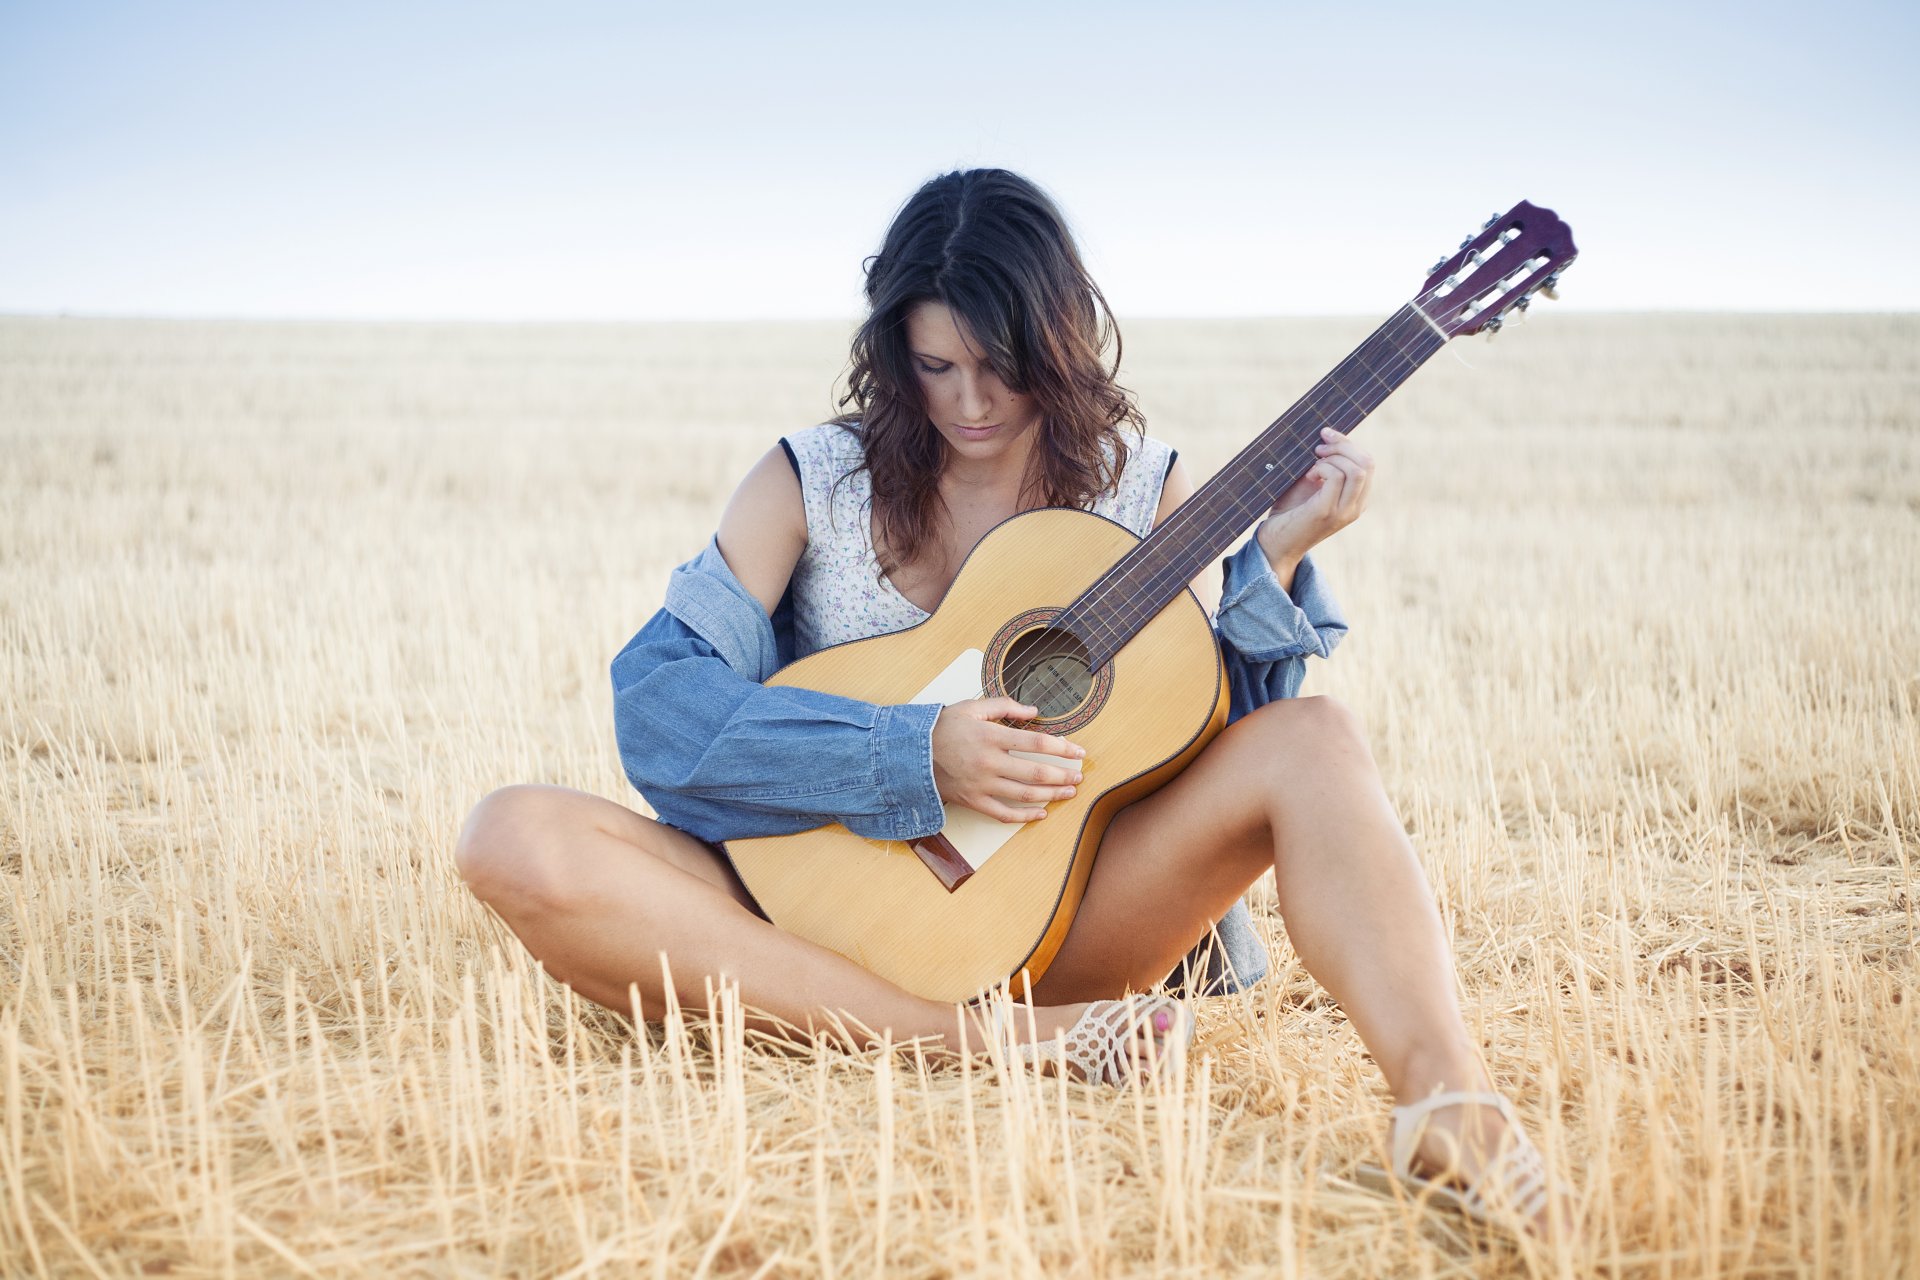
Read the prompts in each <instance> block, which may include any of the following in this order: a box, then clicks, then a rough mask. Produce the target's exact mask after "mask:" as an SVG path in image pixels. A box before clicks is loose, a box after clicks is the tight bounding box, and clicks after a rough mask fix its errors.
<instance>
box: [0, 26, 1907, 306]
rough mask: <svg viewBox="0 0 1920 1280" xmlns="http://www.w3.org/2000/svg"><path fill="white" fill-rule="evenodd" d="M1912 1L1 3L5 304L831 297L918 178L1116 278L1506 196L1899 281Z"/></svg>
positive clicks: (1615, 234)
mask: <svg viewBox="0 0 1920 1280" xmlns="http://www.w3.org/2000/svg"><path fill="white" fill-rule="evenodd" d="M1917 37H1920V5H1913V4H1910V3H1909V4H1890V3H1889V4H1867V3H1850V2H1846V0H1842V2H1840V3H1833V4H1827V5H1822V6H1815V5H1811V4H1807V5H1798V6H1793V7H1788V6H1782V5H1774V4H1731V3H1725V4H1721V3H1711V4H1695V5H1685V4H1677V3H1676V4H1645V5H1643V4H1607V5H1591V6H1580V5H1576V6H1524V7H1523V6H1511V5H1507V6H1496V5H1472V6H1460V5H1453V6H1438V5H1412V4H1383V5H1374V6H1361V5H1343V6H1335V5H1328V4H1324V3H1322V4H1315V5H1311V6H1308V5H1299V6H1296V5H1286V4H1244V5H1242V4H1205V3H1200V4H1193V5H1188V6H1175V5H1171V4H1164V5H1143V4H1131V3H1101V4H1083V5H1044V4H1033V5H1023V4H991V3H977V4H954V5H945V6H939V5H923V4H841V5H833V6H830V7H827V6H804V7H803V6H774V5H763V4H714V5H705V6H701V5H674V6H659V5H651V4H626V5H615V4H606V3H588V2H585V0H582V2H578V3H567V2H560V0H556V2H552V3H545V4H537V5H536V4H532V3H529V4H525V5H517V6H516V5H497V4H446V5H441V4H409V3H404V2H400V0H393V2H389V3H357V2H346V3H328V4H295V3H287V4H257V3H256V4H240V3H197V2H194V0H180V2H177V3H85V2H76V0H66V2H56V0H0V312H8V313H21V312H27V313H44V312H55V311H62V312H77V313H107V314H145V315H223V316H229V315H230V316H319V317H371V318H438V317H447V318H476V319H562V318H580V319H622V318H633V319H649V318H679V317H696V318H711V317H789V316H851V315H854V314H856V313H857V311H858V309H859V306H860V302H859V294H858V289H859V282H860V270H859V269H860V260H861V258H862V257H864V256H865V255H867V254H869V253H871V252H873V250H874V249H875V248H876V247H877V246H878V243H879V239H880V235H881V233H882V231H883V230H884V229H885V226H886V223H887V220H888V219H889V218H890V217H891V215H892V214H893V212H894V210H895V209H896V208H898V206H899V204H900V202H901V201H902V200H904V199H905V198H906V197H907V195H909V194H910V193H911V192H912V190H913V189H914V187H915V186H917V185H918V184H919V183H920V182H921V181H922V180H924V179H925V178H927V177H928V176H931V175H932V174H935V173H938V172H941V171H943V170H945V169H948V168H952V167H956V166H966V165H977V164H997V165H1003V166H1005V167H1008V168H1013V169H1016V170H1018V171H1020V172H1022V173H1025V174H1027V175H1028V176H1029V177H1031V178H1033V179H1035V180H1036V181H1038V182H1039V183H1040V184H1041V185H1042V186H1044V187H1046V188H1047V189H1048V190H1050V191H1051V192H1052V193H1053V194H1054V195H1055V196H1056V197H1057V198H1058V199H1059V200H1060V202H1061V204H1062V205H1063V207H1064V208H1065V209H1066V211H1067V214H1068V216H1069V219H1070V220H1071V221H1072V223H1073V224H1074V227H1075V229H1076V230H1077V232H1078V233H1079V235H1080V237H1081V242H1082V245H1083V247H1084V248H1085V249H1086V251H1087V254H1088V258H1089V263H1090V265H1091V266H1092V268H1093V270H1094V274H1095V278H1096V279H1097V280H1099V281H1100V283H1101V285H1102V287H1103V288H1104V289H1105V290H1106V292H1107V294H1108V296H1109V298H1110V300H1111V301H1112V302H1113V304H1114V307H1115V309H1116V310H1117V311H1118V312H1120V314H1121V315H1123V316H1145V315H1288V314H1312V313H1328V312H1353V313H1360V314H1382V313H1385V312H1386V311H1389V310H1391V309H1392V308H1393V307H1395V306H1397V305H1398V304H1399V303H1400V302H1401V301H1403V300H1404V299H1405V298H1406V297H1408V296H1410V295H1411V294H1412V293H1413V292H1414V290H1415V289H1416V287H1417V286H1418V283H1419V280H1420V277H1421V275H1422V273H1423V272H1424V270H1425V268H1426V266H1427V265H1428V263H1429V262H1431V261H1432V259H1433V258H1435V257H1436V256H1438V255H1439V254H1440V253H1441V252H1442V251H1448V250H1451V249H1452V247H1453V246H1454V244H1455V243H1456V242H1457V241H1458V240H1459V239H1460V238H1461V236H1463V235H1465V234H1466V233H1467V232H1468V231H1469V230H1472V229H1475V228H1477V226H1478V224H1479V223H1480V222H1481V221H1482V220H1483V219H1484V218H1486V216H1487V215H1488V214H1490V213H1492V212H1494V211H1495V210H1496V209H1505V208H1506V207H1507V206H1509V205H1510V204H1512V203H1513V202H1514V201H1516V200H1519V199H1530V200H1533V201H1534V202H1536V203H1539V204H1545V205H1548V206H1551V207H1553V208H1554V209H1555V210H1557V211H1558V212H1559V213H1560V214H1561V216H1562V217H1564V218H1565V219H1566V220H1567V221H1568V222H1569V223H1571V224H1572V226H1573V227H1574V230H1575V234H1576V237H1577V239H1578V240H1579V243H1580V246H1581V249H1582V257H1581V260H1580V262H1579V263H1578V265H1577V266H1575V267H1574V268H1573V269H1572V270H1571V271H1570V272H1569V273H1568V276H1567V282H1566V283H1567V290H1566V295H1567V301H1566V303H1565V305H1567V306H1569V307H1579V308H1582V309H1586V308H1594V309H1609V310H1618V309H1637V308H1700V309H1742V310H1744V309H1770V310H1777V309H1845V310H1894V309H1897V310H1912V309H1916V308H1920V254H1917V253H1916V252H1915V251H1914V249H1913V247H1912V245H1911V244H1910V243H1909V241H1908V237H1909V236H1910V235H1911V234H1912V233H1913V229H1914V227H1915V226H1916V225H1920V155H1917V154H1916V152H1917V151H1920V147H1917V146H1916V141H1915V140H1916V138H1920V90H1916V88H1915V77H1914V72H1913V70H1912V67H1913V65H1914V63H1915V60H1916V57H1920V38H1917Z"/></svg>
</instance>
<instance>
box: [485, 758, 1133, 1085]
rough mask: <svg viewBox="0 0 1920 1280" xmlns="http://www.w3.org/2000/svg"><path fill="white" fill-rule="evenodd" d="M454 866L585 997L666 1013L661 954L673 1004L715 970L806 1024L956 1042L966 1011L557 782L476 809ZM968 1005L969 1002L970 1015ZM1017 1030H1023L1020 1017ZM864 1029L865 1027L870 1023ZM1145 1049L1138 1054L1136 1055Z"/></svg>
mask: <svg viewBox="0 0 1920 1280" xmlns="http://www.w3.org/2000/svg"><path fill="white" fill-rule="evenodd" d="M455 858H456V861H457V863H458V865H459V868H460V873H461V875H462V876H463V877H465V879H466V881H467V883H468V885H469V886H470V887H471V888H472V889H473V891H474V893H475V894H476V895H477V896H478V897H479V898H480V899H481V900H482V901H484V902H486V903H487V904H488V905H489V906H491V907H492V908H493V909H494V910H495V911H496V912H498V913H499V915H500V916H501V918H502V919H504V920H505V921H506V922H507V925H508V926H509V927H510V928H511V929H512V930H513V931H514V933H515V934H516V935H518V936H519V938H520V940H521V942H523V943H524V944H526V947H527V949H528V950H529V951H531V952H532V953H533V955H534V956H535V957H536V958H538V959H539V960H540V961H541V962H542V964H544V965H545V966H546V968H547V971H548V972H549V973H550V974H552V975H553V976H554V977H555V978H557V979H559V980H560V981H562V982H564V983H566V984H567V985H569V986H571V987H573V988H574V990H576V991H578V992H579V993H580V994H581V995H583V996H586V997H587V998H588V999H590V1000H593V1001H595V1002H597V1003H599V1004H603V1005H606V1006H607V1007H608V1008H611V1009H615V1010H619V1011H620V1012H623V1013H627V1012H632V1009H631V1006H630V1004H629V995H628V989H629V986H633V987H637V988H638V990H639V995H640V1002H641V1011H642V1014H643V1016H656V1017H657V1016H658V1015H659V1013H660V1011H661V1010H663V1009H664V1007H665V1004H666V1001H665V985H664V981H663V978H662V970H661V956H662V955H665V956H667V957H669V958H670V965H669V968H670V970H671V973H672V978H673V983H674V987H675V994H676V996H677V997H678V999H679V1000H680V1001H681V1002H682V1004H684V1005H686V1006H688V1007H697V1006H698V1005H699V1004H700V1003H702V1002H704V1000H705V998H706V996H705V991H706V985H707V983H708V981H709V980H712V981H732V982H736V983H738V984H739V988H740V994H741V1000H742V1002H743V1003H744V1004H746V1005H748V1006H750V1007H752V1008H755V1009H759V1010H762V1011H764V1012H765V1013H767V1014H770V1015H772V1016H773V1018H775V1019H778V1022H774V1023H769V1024H765V1025H767V1026H768V1029H777V1028H779V1027H780V1026H781V1024H785V1025H786V1026H791V1027H796V1028H799V1029H800V1030H801V1031H803V1032H805V1033H807V1034H810V1035H815V1034H825V1035H830V1036H833V1037H835V1038H837V1039H840V1040H842V1041H844V1042H849V1043H870V1042H872V1041H873V1040H875V1039H877V1033H879V1032H880V1031H883V1030H885V1031H890V1032H891V1033H892V1035H893V1037H894V1039H895V1040H896V1041H898V1040H902V1039H906V1038H909V1037H918V1038H921V1039H923V1040H924V1041H926V1042H927V1043H928V1044H929V1046H930V1047H933V1048H935V1049H938V1048H940V1047H941V1046H943V1045H946V1044H948V1043H949V1042H954V1043H957V1044H958V1047H959V1048H961V1050H962V1051H966V1049H967V1048H969V1047H971V1046H972V1045H973V1044H979V1043H984V1041H983V1040H981V1041H973V1040H972V1039H971V1037H972V1036H973V1035H974V1033H976V1032H978V1031H980V1030H981V1024H980V1022H979V1021H978V1019H977V1017H975V1016H967V1017H961V1016H960V1013H959V1011H958V1010H957V1009H956V1006H954V1005H951V1004H944V1003H941V1002H938V1001H933V1000H925V999H922V998H921V997H919V996H916V995H913V994H911V993H909V992H906V991H903V990H901V989H900V988H899V987H896V986H894V985H893V984H892V983H890V982H887V981H885V980H884V979H882V978H879V977H876V976H875V975H873V974H872V973H869V972H868V971H867V970H865V969H862V968H861V967H860V966H858V965H856V964H854V963H853V962H852V961H850V960H848V959H846V958H844V957H843V956H840V955H838V954H836V953H835V952H832V951H829V950H827V949H826V948H824V947H820V946H816V945H815V944H813V943H811V942H808V941H806V940H805V939H802V938H799V937H796V936H795V935H793V934H790V933H786V932H784V931H783V930H780V929H777V928H775V927H774V926H773V925H771V924H769V923H767V921H765V920H763V919H761V918H760V917H759V916H758V915H756V914H754V912H753V911H752V910H751V909H750V907H749V905H748V904H749V902H750V901H751V899H750V898H749V897H748V895H747V892H746V889H745V888H744V887H743V886H742V885H741V884H740V882H739V880H738V878H737V877H735V875H734V874H733V870H732V868H731V867H730V866H728V865H727V863H726V861H725V859H723V858H721V857H719V856H717V855H716V854H715V853H714V852H713V851H712V850H711V849H709V848H708V847H707V846H706V845H704V844H702V843H701V842H700V841H698V840H696V839H694V838H693V837H692V836H689V835H687V834H686V833H685V832H683V831H677V830H675V829H674V828H672V827H667V826H663V825H661V824H660V823H658V822H654V821H653V820H651V819H649V818H645V817H642V816H641V815H639V814H637V813H634V812H633V811H632V810H630V809H627V808H625V807H623V806H621V805H617V804H614V803H613V802H612V801H609V800H604V799H601V798H600V797H598V796H592V795H588V794H587V793H585V792H581V791H573V790H569V789H567V788H564V787H548V786H519V787H506V788H503V789H501V790H499V791H496V792H493V793H492V794H491V795H489V796H487V797H486V798H485V799H484V800H482V801H481V802H480V804H479V805H478V806H477V807H475V809H474V811H473V813H472V814H471V815H470V816H469V817H468V819H467V822H466V825H465V827H464V828H463V829H462V831H461V833H460V840H459V844H458V847H457V849H456V851H455ZM1083 1008H1084V1004H1080V1003H1070V1004H1067V1005H1063V1006H1059V1007H1042V1008H1037V1009H1036V1010H1035V1015H1036V1016H1035V1024H1036V1027H1037V1029H1038V1034H1039V1035H1040V1037H1041V1038H1043V1039H1044V1038H1046V1037H1049V1036H1051V1035H1054V1034H1056V1033H1057V1029H1058V1028H1064V1027H1069V1026H1071V1025H1072V1024H1073V1022H1074V1020H1075V1019H1076V1018H1078V1016H1079V1014H1080V1011H1081V1009H1083ZM971 1012H972V1011H969V1014H970V1015H971ZM1014 1022H1015V1023H1016V1027H1015V1039H1016V1040H1024V1039H1026V1038H1027V1036H1026V1029H1025V1026H1024V1022H1025V1020H1024V1019H1019V1018H1016V1019H1014ZM869 1032H871V1033H874V1034H873V1035H869V1034H868V1033H869ZM1141 1056H1143V1057H1144V1053H1142V1055H1141Z"/></svg>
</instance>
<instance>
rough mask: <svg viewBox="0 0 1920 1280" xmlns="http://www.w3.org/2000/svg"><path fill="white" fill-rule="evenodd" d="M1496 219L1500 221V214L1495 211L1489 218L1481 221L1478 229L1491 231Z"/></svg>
mask: <svg viewBox="0 0 1920 1280" xmlns="http://www.w3.org/2000/svg"><path fill="white" fill-rule="evenodd" d="M1498 221H1500V215H1499V214H1497V213H1496V214H1494V215H1493V216H1492V217H1491V218H1488V219H1487V220H1486V221H1485V222H1483V223H1481V224H1480V229H1481V230H1482V231H1491V230H1493V224H1494V223H1496V222H1498Z"/></svg>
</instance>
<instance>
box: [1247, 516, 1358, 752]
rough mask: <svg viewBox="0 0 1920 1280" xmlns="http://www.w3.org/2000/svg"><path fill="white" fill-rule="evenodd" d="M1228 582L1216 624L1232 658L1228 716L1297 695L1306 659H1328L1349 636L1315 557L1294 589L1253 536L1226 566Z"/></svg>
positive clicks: (1303, 564)
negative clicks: (1284, 583) (1282, 582)
mask: <svg viewBox="0 0 1920 1280" xmlns="http://www.w3.org/2000/svg"><path fill="white" fill-rule="evenodd" d="M1223 570H1224V572H1225V577H1226V580H1225V583H1224V585H1223V586H1222V588H1221V592H1220V609H1219V611H1218V613H1216V614H1215V615H1214V625H1215V627H1216V629H1217V630H1218V631H1219V634H1220V655H1221V658H1222V659H1223V660H1224V662H1225V663H1226V668H1227V682H1228V689H1229V693H1230V695H1231V696H1230V701H1229V703H1228V709H1227V719H1228V721H1229V722H1231V721H1234V720H1238V719H1239V718H1240V717H1241V716H1243V715H1245V714H1247V713H1248V712H1249V711H1252V710H1253V709H1254V708H1255V707H1258V706H1261V705H1263V704H1265V703H1268V702H1272V701H1274V700H1276V699H1278V698H1291V697H1294V696H1296V695H1298V694H1299V692H1300V686H1301V683H1302V682H1303V681H1304V680H1305V679H1306V674H1307V671H1306V667H1307V659H1308V658H1309V657H1321V658H1325V657H1327V656H1329V655H1330V654H1332V652H1333V650H1334V648H1335V646H1337V645H1338V644H1339V643H1340V640H1341V638H1342V637H1344V636H1345V635H1346V634H1347V619H1346V615H1345V614H1343V613H1342V612H1341V611H1340V605H1339V603H1338V602H1337V601H1335V600H1334V598H1333V593H1332V592H1331V591H1330V590H1328V588H1327V586H1326V583H1325V581H1324V580H1323V579H1322V578H1321V575H1320V571H1319V570H1318V569H1317V568H1315V567H1314V563H1313V557H1312V556H1305V557H1303V558H1302V559H1301V561H1300V567H1299V568H1298V569H1296V570H1294V574H1293V590H1292V591H1291V592H1289V591H1288V590H1287V589H1286V588H1285V587H1283V586H1281V585H1280V579H1279V577H1278V576H1276V575H1275V573H1274V572H1273V566H1272V565H1271V564H1269V563H1268V562H1267V557H1266V554H1265V553H1264V552H1262V551H1261V550H1260V544H1259V542H1258V541H1257V540H1255V539H1252V538H1249V539H1247V541H1246V544H1245V545H1243V546H1242V547H1241V548H1240V549H1239V550H1238V551H1236V552H1234V553H1233V554H1232V555H1230V556H1228V557H1227V559H1226V561H1225V562H1224V564H1223Z"/></svg>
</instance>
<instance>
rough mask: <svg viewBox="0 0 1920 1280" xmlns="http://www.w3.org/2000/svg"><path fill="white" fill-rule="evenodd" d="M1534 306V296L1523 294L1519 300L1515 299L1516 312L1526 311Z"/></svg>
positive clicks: (1514, 307)
mask: <svg viewBox="0 0 1920 1280" xmlns="http://www.w3.org/2000/svg"><path fill="white" fill-rule="evenodd" d="M1532 305H1533V295H1532V294H1530V293H1526V294H1522V295H1520V296H1519V297H1518V298H1515V299H1514V300H1513V309H1514V310H1515V311H1525V310H1526V309H1527V308H1528V307H1530V306H1532Z"/></svg>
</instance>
